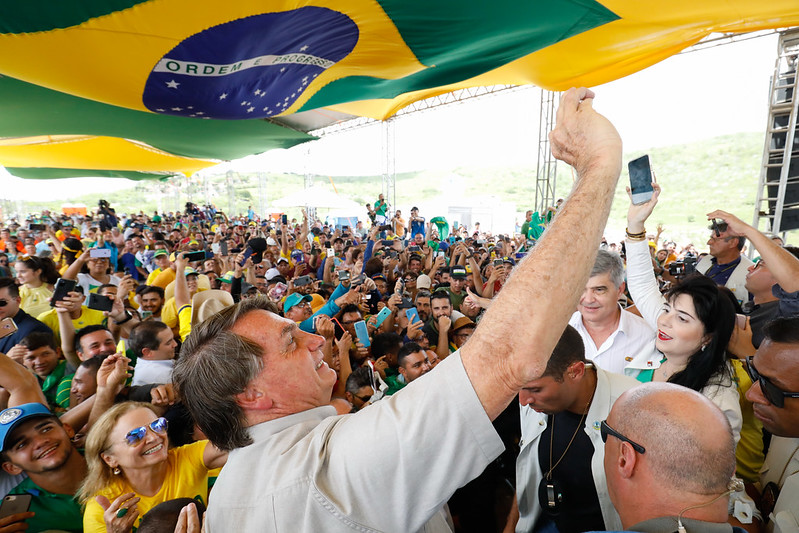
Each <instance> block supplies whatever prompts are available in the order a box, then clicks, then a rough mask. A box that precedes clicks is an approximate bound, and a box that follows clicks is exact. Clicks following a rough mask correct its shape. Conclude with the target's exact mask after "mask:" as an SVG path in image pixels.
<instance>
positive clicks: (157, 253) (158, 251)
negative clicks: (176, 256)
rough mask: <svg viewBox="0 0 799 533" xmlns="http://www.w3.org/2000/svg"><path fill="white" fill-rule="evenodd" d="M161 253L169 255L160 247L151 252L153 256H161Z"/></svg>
mask: <svg viewBox="0 0 799 533" xmlns="http://www.w3.org/2000/svg"><path fill="white" fill-rule="evenodd" d="M162 255H169V254H167V253H166V250H164V249H163V248H161V249H158V250H156V251H155V253H154V254H153V257H161V256H162Z"/></svg>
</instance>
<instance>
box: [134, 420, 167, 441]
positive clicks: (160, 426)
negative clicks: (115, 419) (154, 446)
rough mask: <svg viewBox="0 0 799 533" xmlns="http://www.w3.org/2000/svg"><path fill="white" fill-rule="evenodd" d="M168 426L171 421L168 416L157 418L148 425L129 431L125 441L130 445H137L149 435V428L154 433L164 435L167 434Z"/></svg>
mask: <svg viewBox="0 0 799 533" xmlns="http://www.w3.org/2000/svg"><path fill="white" fill-rule="evenodd" d="M168 426H169V422H168V421H167V419H166V418H163V417H162V418H156V419H155V420H153V421H152V422H150V423H149V424H148V425H146V426H141V427H138V428H136V429H131V430H130V431H128V433H127V435H125V443H127V445H128V446H136V445H137V444H138V443H140V442H141V441H142V439H144V437H145V436H146V435H147V428H150V429H151V430H152V431H153V433H156V434H158V435H164V434H166V428H167V427H168Z"/></svg>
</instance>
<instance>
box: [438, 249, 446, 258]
mask: <svg viewBox="0 0 799 533" xmlns="http://www.w3.org/2000/svg"><path fill="white" fill-rule="evenodd" d="M445 255H447V252H444V251H441V250H439V251H437V252H436V257H444V256H445Z"/></svg>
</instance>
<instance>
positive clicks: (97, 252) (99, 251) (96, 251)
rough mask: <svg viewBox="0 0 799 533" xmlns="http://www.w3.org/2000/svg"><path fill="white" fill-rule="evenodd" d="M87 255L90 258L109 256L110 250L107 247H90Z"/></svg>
mask: <svg viewBox="0 0 799 533" xmlns="http://www.w3.org/2000/svg"><path fill="white" fill-rule="evenodd" d="M89 257H91V258H97V257H99V258H103V257H111V250H110V249H109V248H92V249H91V250H89Z"/></svg>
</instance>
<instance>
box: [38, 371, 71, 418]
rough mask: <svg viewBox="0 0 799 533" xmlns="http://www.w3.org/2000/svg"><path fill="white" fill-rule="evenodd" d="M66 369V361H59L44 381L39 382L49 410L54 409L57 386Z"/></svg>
mask: <svg viewBox="0 0 799 533" xmlns="http://www.w3.org/2000/svg"><path fill="white" fill-rule="evenodd" d="M66 369H67V362H66V361H59V363H58V364H57V365H56V367H55V368H54V369H53V371H52V372H50V375H48V376H47V377H46V378H45V379H44V381H42V382H41V385H42V392H43V393H44V397H45V398H46V399H47V404H48V405H49V406H50V408H51V409H52V408H54V407H55V406H56V404H57V392H56V391H57V390H58V385H59V383H61V380H62V379H63V378H64V373H65V372H66Z"/></svg>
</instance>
